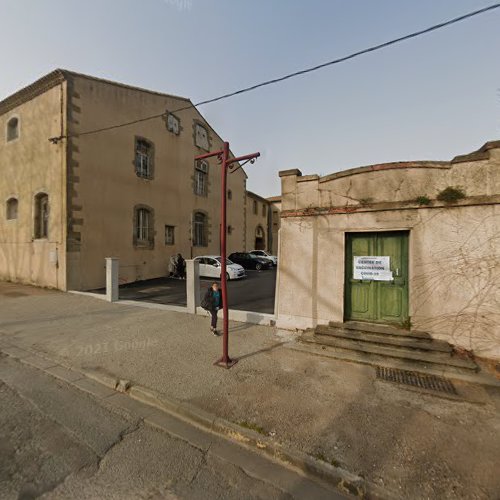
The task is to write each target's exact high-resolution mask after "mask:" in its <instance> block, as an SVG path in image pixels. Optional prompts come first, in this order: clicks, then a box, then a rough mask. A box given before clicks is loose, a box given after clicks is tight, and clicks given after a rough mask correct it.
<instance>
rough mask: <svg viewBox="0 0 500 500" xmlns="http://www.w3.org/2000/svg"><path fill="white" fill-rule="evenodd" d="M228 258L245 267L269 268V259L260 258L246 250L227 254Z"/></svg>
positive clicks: (258, 269)
mask: <svg viewBox="0 0 500 500" xmlns="http://www.w3.org/2000/svg"><path fill="white" fill-rule="evenodd" d="M229 260H231V261H232V262H235V263H236V264H239V265H240V266H243V267H244V268H245V269H257V271H260V270H261V269H269V268H270V267H271V266H272V264H271V262H270V261H269V260H266V259H262V258H260V257H257V256H256V255H252V254H251V253H248V252H235V253H232V254H231V255H230V256H229Z"/></svg>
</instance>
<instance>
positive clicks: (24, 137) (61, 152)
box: [0, 82, 66, 289]
mask: <svg viewBox="0 0 500 500" xmlns="http://www.w3.org/2000/svg"><path fill="white" fill-rule="evenodd" d="M64 103H65V83H64V82H63V83H61V84H59V85H57V86H55V87H53V88H51V89H50V90H47V91H46V92H44V93H42V94H41V95H39V96H37V97H35V98H34V99H31V100H28V101H26V102H24V103H22V104H19V105H18V106H15V107H14V108H13V109H9V110H7V111H5V112H3V113H2V114H1V115H0V134H1V135H0V201H1V203H2V210H1V213H0V279H2V280H12V281H18V282H23V283H32V284H37V285H40V286H46V287H55V288H61V289H65V286H66V265H65V245H64V241H65V212H66V207H65V189H64V186H65V183H66V177H65V146H64V144H62V143H61V144H59V145H57V146H55V145H52V144H50V143H49V141H48V139H49V137H53V136H58V135H61V133H62V132H63V131H64V126H65V125H64V121H65V120H64V106H65V104H64ZM12 116H17V117H18V119H19V121H20V136H19V138H18V139H16V140H13V141H10V142H6V124H7V121H8V120H9V119H10V118H11V117H12ZM40 192H44V193H46V194H48V195H49V207H50V214H49V234H48V238H47V239H39V240H35V239H34V197H35V195H36V194H37V193H40ZM11 197H15V198H17V199H18V203H19V205H18V218H17V219H15V220H6V202H7V199H9V198H11Z"/></svg>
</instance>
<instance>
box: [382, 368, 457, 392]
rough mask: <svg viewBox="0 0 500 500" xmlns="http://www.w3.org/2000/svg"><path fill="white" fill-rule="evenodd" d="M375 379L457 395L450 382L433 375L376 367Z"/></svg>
mask: <svg viewBox="0 0 500 500" xmlns="http://www.w3.org/2000/svg"><path fill="white" fill-rule="evenodd" d="M377 378H379V379H382V380H387V381H388V382H396V383H397V384H405V385H411V386H413V387H420V388H421V389H429V390H431V391H439V392H445V393H447V394H454V395H456V394H457V390H456V389H455V386H454V385H453V384H452V383H451V381H450V380H448V379H446V378H443V377H437V376H435V375H424V374H423V373H418V372H412V371H408V370H400V369H398V368H386V367H385V366H377Z"/></svg>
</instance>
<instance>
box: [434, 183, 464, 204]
mask: <svg viewBox="0 0 500 500" xmlns="http://www.w3.org/2000/svg"><path fill="white" fill-rule="evenodd" d="M464 198H465V191H464V190H463V189H462V188H459V187H452V186H448V187H447V188H445V189H443V190H442V191H441V192H440V193H439V194H438V195H437V199H438V200H439V201H443V202H444V203H456V202H457V201H458V200H462V199H464Z"/></svg>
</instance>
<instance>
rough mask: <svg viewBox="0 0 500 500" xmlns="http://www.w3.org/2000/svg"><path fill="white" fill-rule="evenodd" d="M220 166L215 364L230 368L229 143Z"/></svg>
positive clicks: (231, 364)
mask: <svg viewBox="0 0 500 500" xmlns="http://www.w3.org/2000/svg"><path fill="white" fill-rule="evenodd" d="M222 151H223V152H222V165H221V224H220V243H221V245H220V246H221V260H222V262H221V275H220V280H221V287H222V313H223V337H222V358H221V359H220V360H219V361H217V362H216V363H215V364H217V365H220V366H224V367H225V368H230V367H231V366H233V365H234V364H235V363H236V362H237V361H236V360H232V359H231V358H230V357H229V318H228V303H227V271H226V259H227V248H226V236H227V218H226V214H227V203H226V201H227V195H226V193H227V169H228V160H229V143H228V142H224V147H223V150H222Z"/></svg>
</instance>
